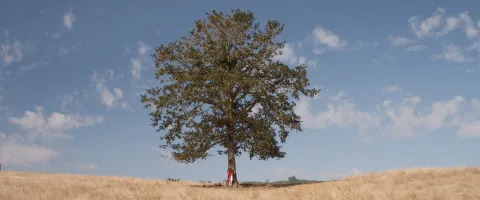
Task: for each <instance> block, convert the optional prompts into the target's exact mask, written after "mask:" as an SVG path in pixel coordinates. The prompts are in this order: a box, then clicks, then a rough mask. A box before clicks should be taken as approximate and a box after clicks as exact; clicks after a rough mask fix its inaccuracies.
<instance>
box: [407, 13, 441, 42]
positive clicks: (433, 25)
mask: <svg viewBox="0 0 480 200" xmlns="http://www.w3.org/2000/svg"><path fill="white" fill-rule="evenodd" d="M444 13H445V9H443V8H437V10H436V11H435V12H434V13H433V15H432V16H430V17H429V18H427V19H424V20H421V16H413V17H410V18H409V19H408V23H409V26H410V30H412V32H413V33H415V35H416V36H417V37H418V38H423V37H425V36H430V35H432V34H433V32H434V30H435V29H437V28H439V27H440V26H441V25H442V19H443V18H444Z"/></svg>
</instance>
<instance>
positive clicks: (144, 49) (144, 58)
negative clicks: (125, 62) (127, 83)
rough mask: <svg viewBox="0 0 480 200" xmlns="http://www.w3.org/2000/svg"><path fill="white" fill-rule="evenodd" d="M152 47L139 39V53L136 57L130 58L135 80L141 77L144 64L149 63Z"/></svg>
mask: <svg viewBox="0 0 480 200" xmlns="http://www.w3.org/2000/svg"><path fill="white" fill-rule="evenodd" d="M151 49H152V48H151V47H150V46H148V45H147V44H145V43H144V42H143V41H137V55H136V56H135V57H134V58H131V59H130V65H131V68H132V69H131V70H130V72H131V73H132V76H133V80H137V79H140V78H141V72H142V70H143V65H147V62H148V53H149V51H150V50H151Z"/></svg>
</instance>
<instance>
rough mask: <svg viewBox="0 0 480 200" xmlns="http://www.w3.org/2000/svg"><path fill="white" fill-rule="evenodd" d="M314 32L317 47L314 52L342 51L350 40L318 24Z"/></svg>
mask: <svg viewBox="0 0 480 200" xmlns="http://www.w3.org/2000/svg"><path fill="white" fill-rule="evenodd" d="M312 34H313V36H314V42H315V48H314V49H313V53H315V54H322V53H324V52H326V51H340V50H343V49H344V48H345V47H346V46H347V44H348V42H347V41H346V40H344V39H341V38H340V36H338V35H337V34H335V33H334V32H332V31H329V30H327V29H325V28H323V27H321V26H317V27H316V28H315V29H313V31H312Z"/></svg>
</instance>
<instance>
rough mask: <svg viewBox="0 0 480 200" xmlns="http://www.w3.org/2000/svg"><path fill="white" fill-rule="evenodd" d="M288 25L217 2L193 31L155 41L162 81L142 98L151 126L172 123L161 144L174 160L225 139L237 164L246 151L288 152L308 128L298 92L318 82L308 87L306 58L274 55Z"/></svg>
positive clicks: (194, 156) (263, 154)
mask: <svg viewBox="0 0 480 200" xmlns="http://www.w3.org/2000/svg"><path fill="white" fill-rule="evenodd" d="M283 28H284V25H282V24H280V23H279V22H278V21H276V20H269V21H268V22H267V23H266V25H265V27H264V28H263V29H262V28H260V25H259V23H256V22H255V18H254V15H253V13H252V12H250V11H241V10H231V13H230V14H227V13H223V12H216V11H215V10H213V11H212V13H207V18H206V19H204V20H196V21H195V27H194V29H193V30H192V31H191V32H190V34H188V35H187V36H185V37H182V38H181V39H179V40H176V41H173V42H171V43H169V44H168V45H163V44H162V45H161V46H160V47H158V48H156V50H155V53H154V54H153V55H152V56H153V58H154V59H155V66H156V73H155V78H156V79H158V80H159V82H160V83H159V86H158V87H155V88H151V89H147V90H146V93H145V94H143V95H142V96H141V102H142V103H143V104H144V106H145V107H146V108H153V112H151V113H150V116H151V118H152V121H153V124H152V126H154V127H158V130H157V131H162V130H167V133H166V134H165V135H163V136H162V137H161V140H163V141H164V144H163V145H160V147H161V148H168V149H171V151H172V156H173V159H174V160H176V161H177V162H181V163H192V162H195V161H196V160H198V159H206V158H207V157H209V156H210V155H211V154H210V153H209V152H210V151H209V150H211V149H213V148H214V147H219V148H220V150H218V151H217V152H218V154H220V155H222V154H227V155H228V168H230V169H233V171H234V172H236V164H235V157H236V156H239V155H241V153H242V152H248V154H249V155H250V159H252V158H253V157H257V158H258V159H260V160H267V159H271V158H277V159H281V158H283V157H284V156H285V152H282V151H281V150H280V148H281V146H280V145H279V141H280V142H281V143H285V141H286V138H287V136H288V135H289V132H290V131H292V130H296V131H302V128H301V121H300V117H299V116H298V115H297V114H296V113H295V112H294V108H295V100H298V99H299V98H300V95H304V96H307V97H313V96H314V95H316V94H317V93H318V92H319V90H317V89H314V88H309V86H310V83H309V80H308V79H307V76H306V75H307V71H306V66H305V65H304V64H302V65H299V66H296V67H289V66H287V65H286V64H284V63H282V62H280V61H278V60H275V59H274V57H275V56H277V55H281V50H282V48H283V47H284V44H285V42H279V41H275V37H276V36H278V35H279V34H280V33H281V32H282V30H283ZM278 140H279V141H278ZM233 182H234V183H235V184H238V180H237V176H236V173H234V177H233Z"/></svg>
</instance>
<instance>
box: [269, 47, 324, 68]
mask: <svg viewBox="0 0 480 200" xmlns="http://www.w3.org/2000/svg"><path fill="white" fill-rule="evenodd" d="M279 51H281V52H282V55H277V56H275V58H274V59H275V60H278V61H280V62H283V63H285V64H287V65H294V66H297V65H301V64H305V65H307V66H310V67H315V66H316V65H317V64H318V61H317V60H308V59H307V58H306V57H304V56H297V55H296V52H295V49H294V48H293V46H292V45H289V44H285V46H284V47H283V48H282V49H281V50H279Z"/></svg>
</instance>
